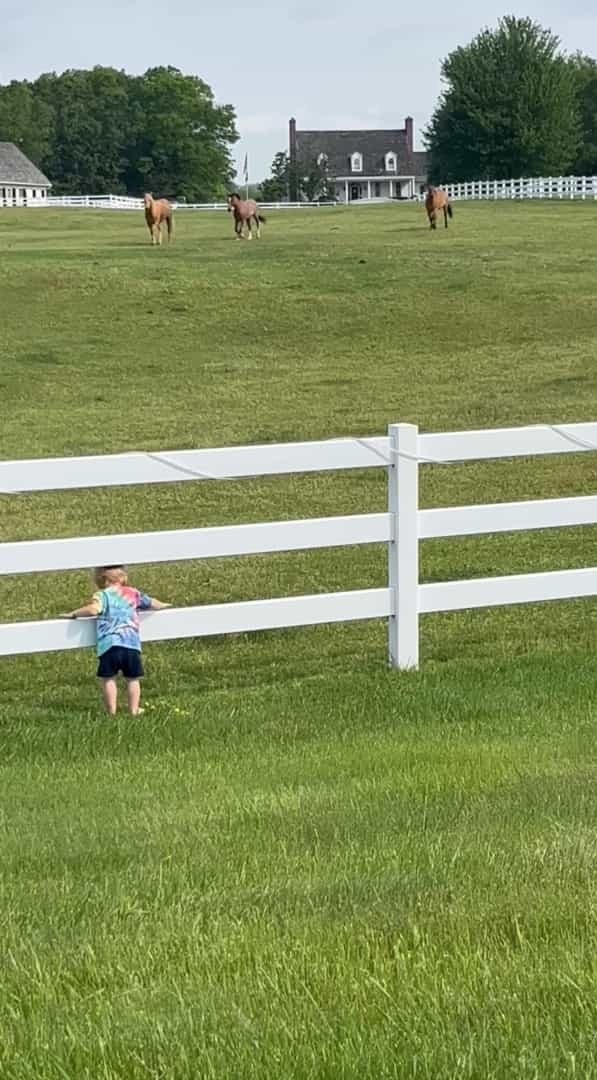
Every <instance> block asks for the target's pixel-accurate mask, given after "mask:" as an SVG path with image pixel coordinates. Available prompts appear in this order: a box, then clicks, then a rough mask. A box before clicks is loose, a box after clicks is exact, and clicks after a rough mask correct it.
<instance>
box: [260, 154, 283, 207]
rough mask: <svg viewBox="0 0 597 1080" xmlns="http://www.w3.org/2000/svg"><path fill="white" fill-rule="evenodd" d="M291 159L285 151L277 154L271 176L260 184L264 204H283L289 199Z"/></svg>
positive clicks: (272, 165)
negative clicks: (283, 201)
mask: <svg viewBox="0 0 597 1080" xmlns="http://www.w3.org/2000/svg"><path fill="white" fill-rule="evenodd" d="M289 178H290V158H289V156H288V154H287V153H286V151H285V150H280V151H279V153H277V154H276V156H275V158H274V160H273V161H272V164H271V175H270V176H269V177H268V179H267V180H262V182H261V184H260V189H261V198H262V199H263V201H264V202H281V201H282V200H283V199H287V198H288V188H289Z"/></svg>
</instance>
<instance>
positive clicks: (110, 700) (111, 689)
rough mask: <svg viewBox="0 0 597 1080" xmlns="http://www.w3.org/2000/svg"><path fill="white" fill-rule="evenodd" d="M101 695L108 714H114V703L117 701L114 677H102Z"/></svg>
mask: <svg viewBox="0 0 597 1080" xmlns="http://www.w3.org/2000/svg"><path fill="white" fill-rule="evenodd" d="M102 697H103V699H104V705H105V707H106V712H107V713H109V714H110V716H115V715H116V705H117V702H118V687H117V685H116V679H102Z"/></svg>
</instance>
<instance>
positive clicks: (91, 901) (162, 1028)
mask: <svg viewBox="0 0 597 1080" xmlns="http://www.w3.org/2000/svg"><path fill="white" fill-rule="evenodd" d="M596 356H597V207H596V205H595V204H594V203H592V202H587V203H572V204H570V203H564V204H560V203H547V204H541V203H527V204H498V205H488V204H485V205H483V204H469V205H462V204H458V205H457V206H456V209H455V217H454V221H453V223H452V227H451V228H450V230H448V232H447V233H445V232H444V231H443V230H438V231H437V233H436V234H430V233H429V231H428V230H427V229H426V227H425V222H424V216H423V212H422V210H421V208H420V207H418V206H413V205H404V206H401V205H395V206H388V207H382V208H373V207H360V208H354V209H350V210H345V209H342V208H334V209H328V210H319V211H306V212H279V213H273V212H272V213H271V214H270V215H269V216H268V221H267V224H266V226H265V228H264V236H263V239H262V241H261V242H260V243H253V244H249V243H242V244H241V243H239V242H237V241H235V240H234V238H233V233H232V223H231V221H230V219H229V217H228V215H226V214H222V213H220V214H216V213H214V214H205V215H204V214H193V213H188V214H185V213H183V212H180V213H179V214H178V215H177V236H176V242H175V244H174V245H173V246H172V247H171V248H170V249H167V248H164V249H162V250H152V249H151V247H150V245H149V243H148V237H147V233H146V232H145V230H144V225H143V220H142V214H140V213H139V214H128V213H122V214H121V213H115V212H114V213H107V212H104V213H93V212H72V213H71V212H68V211H33V210H30V211H14V212H13V211H3V212H2V213H1V214H0V395H1V406H2V421H1V423H0V459H9V458H17V457H37V456H40V457H42V456H57V455H72V454H75V455H77V454H84V453H102V452H108V451H114V452H116V451H122V450H127V449H142V448H147V449H162V450H167V449H179V448H184V447H195V446H226V445H232V444H245V443H254V442H266V441H285V440H295V439H309V438H326V437H335V436H345V435H359V436H368V435H377V434H383V433H384V432H385V429H386V427H387V424H388V423H389V422H393V421H397V420H401V421H412V422H416V423H418V424H419V425H420V427H421V428H422V429H423V430H427V431H434V430H435V431H440V430H455V429H458V428H472V427H493V426H510V425H516V424H524V423H541V422H550V423H562V422H573V421H579V420H593V419H597V368H596ZM596 468H597V463H596V458H595V455H592V454H583V455H566V456H562V457H551V458H546V459H543V460H530V459H529V460H522V459H521V460H517V461H513V462H506V461H504V462H498V463H482V464H471V465H466V466H450V467H435V468H434V467H431V466H430V467H423V469H422V502H423V505H426V506H441V505H449V504H453V505H456V504H465V503H472V502H476V501H485V502H491V501H501V500H513V499H524V498H541V497H555V496H564V495H575V494H589V493H593V492H594V490H595V484H596V479H595V478H596ZM382 473H383V470H374V471H373V472H367V471H363V472H362V473H361V472H356V473H346V474H344V473H338V474H327V475H324V476H316V475H315V476H307V477H301V476H296V477H286V478H273V479H268V480H250V481H246V482H243V483H238V482H226V483H221V484H212V483H209V482H206V483H197V484H194V483H183V484H172V485H163V486H156V487H144V488H130V489H126V488H123V489H109V490H104V489H100V490H94V491H90V492H69V493H46V494H39V495H33V496H19V495H16V496H6V495H0V539H2V540H18V539H35V538H45V537H52V536H77V535H93V534H96V533H102V532H110V533H118V532H125V531H126V532H132V531H148V530H154V529H166V528H183V527H194V526H199V525H211V524H219V523H232V522H244V521H265V520H280V519H283V518H301V517H308V516H319V515H327V514H334V513H338V514H340V513H359V512H366V511H370V510H381V509H384V507H385V487H384V477H383V475H382ZM596 541H597V530H595V529H593V528H585V529H568V530H553V531H548V532H542V533H528V534H513V535H502V536H496V537H491V536H489V537H482V538H478V539H467V540H460V539H459V540H450V541H433V542H427V543H425V544H424V545H423V558H422V577H423V580H445V579H448V578H455V577H472V576H475V575H482V576H485V575H490V574H500V573H516V572H523V571H525V570H541V569H546V570H548V569H556V568H564V567H574V566H591V565H594V564H595V563H596V562H597V558H596V554H595V551H596ZM117 557H118V556H117V553H115V558H117ZM385 574H386V568H385V563H384V551H383V550H382V549H381V548H378V547H376V546H373V547H370V548H347V549H339V550H337V551H328V552H321V553H305V554H292V555H278V556H275V557H274V556H272V557H252V558H247V559H230V560H226V559H222V560H209V561H208V562H204V563H182V564H176V565H171V566H146V567H139V568H135V570H134V578H135V580H136V581H138V582H139V584H140V585H142V586H143V587H144V588H146V589H147V590H148V591H150V592H152V593H154V594H155V595H157V596H159V597H160V598H161V599H164V600H170V601H172V602H173V603H176V604H181V605H182V604H199V603H203V602H206V603H208V602H218V601H228V600H235V599H250V598H257V597H263V596H283V595H292V594H300V593H302V592H309V593H312V592H319V591H328V590H329V591H332V590H335V589H345V588H359V587H368V586H375V585H382V584H384V583H385ZM89 590H90V582H89V575H88V574H87V573H86V572H84V571H82V572H79V571H77V572H73V573H68V574H62V575H56V574H50V575H31V576H22V577H19V578H13V579H5V578H1V577H0V604H1V608H2V620H3V621H7V620H20V619H32V618H45V617H51V616H53V615H55V614H56V613H58V612H60V611H63V610H65V609H67V608H71V607H73V606H75V605H77V604H78V603H80V602H83V600H85V599H86V597H87V595H88V593H89ZM595 629H596V627H595V614H594V604H593V602H592V601H579V602H570V603H561V604H547V605H537V606H524V607H521V608H515V607H512V608H504V609H496V610H488V611H482V612H476V613H466V612H465V613H458V614H455V615H445V616H430V617H426V618H425V619H424V620H423V622H422V669H421V672H420V673H418V674H414V673H408V674H401V675H398V674H396V673H390V672H388V671H387V668H386V641H385V636H386V635H385V627H384V626H383V624H381V623H372V624H366V623H365V624H354V625H347V626H339V627H319V628H315V629H313V628H311V629H308V628H307V629H301V630H293V631H281V632H275V633H273V632H272V633H266V634H262V635H255V636H238V637H236V638H215V639H206V640H202V641H197V642H182V643H175V644H171V645H154V646H148V647H147V649H146V666H147V669H148V678H147V680H146V685H145V688H144V693H145V703H146V705H147V711H146V713H145V714H144V716H143V718H142V719H140V720H138V721H131V720H130V719H128V718H127V716H126V714H125V713H124V712H123V713H122V715H121V716H119V718H118V719H116V720H106V719H104V717H103V716H102V713H101V710H100V708H99V703H98V700H97V698H98V695H97V688H96V686H95V685H94V682H95V680H94V659H93V656H92V655H90V654H89V653H66V654H58V653H56V654H52V655H48V656H38V657H34V658H25V657H19V658H14V659H4V660H1V661H0V680H1V685H0V737H1V740H2V743H1V754H2V756H1V762H2V783H1V785H0V825H1V848H0V889H1V903H0V925H1V933H2V937H1V941H2V951H1V954H0V955H1V958H2V989H1V992H0V1076H1V1077H3V1078H4V1077H6V1078H7V1080H64V1078H68V1080H116V1078H118V1080H121V1078H122V1080H129V1078H130V1080H145V1078H151V1080H202V1078H204V1077H205V1078H217V1080H220V1078H222V1080H237V1078H238V1080H241V1078H242V1080H269V1078H272V1080H278V1078H279V1080H283V1078H297V1080H307V1078H308V1080H320V1078H325V1080H340V1078H341V1080H386V1078H388V1080H389V1078H417V1080H419V1078H424V1080H460V1078H474V1080H491V1078H495V1080H497V1078H499V1080H502V1078H503V1080H514V1078H519V1077H520V1078H525V1080H526V1078H529V1080H530V1078H537V1080H546V1078H549V1080H551V1078H554V1080H555V1078H560V1077H570V1078H572V1077H574V1078H575V1080H576V1078H578V1080H581V1078H582V1080H585V1078H590V1077H597V977H596V976H597V930H596V923H595V916H596V906H597V904H596V893H595V881H596V875H595V869H596V864H597V863H596V860H597V830H596V825H597V792H596V784H595V780H596V770H595V766H596V762H597V754H596V750H595V736H596V727H597V725H596V722H595V715H596V709H597V691H596V680H597V657H596V655H595Z"/></svg>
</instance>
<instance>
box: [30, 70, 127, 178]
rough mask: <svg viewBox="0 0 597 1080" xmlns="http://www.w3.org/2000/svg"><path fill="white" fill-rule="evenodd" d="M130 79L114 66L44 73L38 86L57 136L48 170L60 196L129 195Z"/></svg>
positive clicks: (40, 96) (48, 160)
mask: <svg viewBox="0 0 597 1080" xmlns="http://www.w3.org/2000/svg"><path fill="white" fill-rule="evenodd" d="M127 83H128V78H127V76H126V75H125V74H124V72H121V71H115V70H114V69H113V68H101V67H96V68H93V70H91V71H65V72H64V73H63V74H62V75H42V76H41V77H40V78H39V79H38V80H37V82H36V83H35V84H34V92H35V94H36V96H37V98H38V99H39V100H42V101H44V102H45V103H46V105H47V106H48V107H51V108H52V110H53V115H54V138H53V140H52V146H51V149H50V151H49V153H48V154H47V155H46V157H45V158H44V166H45V168H46V170H47V172H48V173H49V175H50V177H51V179H52V180H53V181H54V187H55V190H56V191H57V192H61V191H64V192H75V191H76V192H81V193H83V194H89V193H96V194H104V193H106V192H110V191H113V192H116V193H118V192H120V191H124V190H125V187H124V184H123V181H122V170H123V165H124V162H125V155H126V151H127V141H128V137H129V126H130V125H129V107H128V86H127Z"/></svg>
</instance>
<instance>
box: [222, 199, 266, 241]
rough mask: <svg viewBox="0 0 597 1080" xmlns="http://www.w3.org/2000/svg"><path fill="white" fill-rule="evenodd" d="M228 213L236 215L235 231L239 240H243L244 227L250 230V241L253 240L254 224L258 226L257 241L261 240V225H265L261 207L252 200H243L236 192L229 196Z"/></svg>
mask: <svg viewBox="0 0 597 1080" xmlns="http://www.w3.org/2000/svg"><path fill="white" fill-rule="evenodd" d="M228 211H229V212H232V213H233V214H234V231H235V233H236V235H237V236H238V238H239V240H242V238H243V226H244V225H246V226H247V229H248V238H249V240H252V239H253V222H255V225H256V226H257V239H258V240H259V239H260V238H261V225H262V224H264V225H265V218H264V216H263V214H260V213H259V207H258V206H257V203H256V202H253V200H252V199H241V197H240V195H239V194H238V192H236V191H234V192H233V193H232V195H229V196H228Z"/></svg>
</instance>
